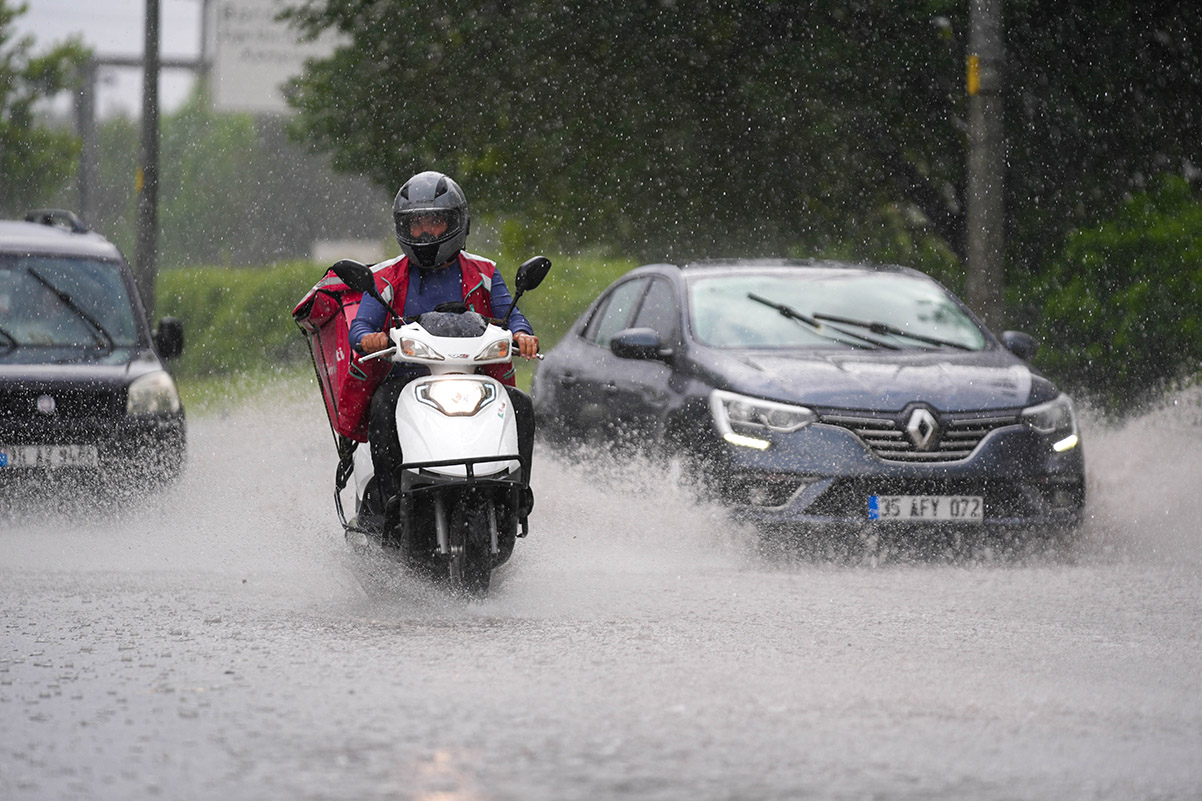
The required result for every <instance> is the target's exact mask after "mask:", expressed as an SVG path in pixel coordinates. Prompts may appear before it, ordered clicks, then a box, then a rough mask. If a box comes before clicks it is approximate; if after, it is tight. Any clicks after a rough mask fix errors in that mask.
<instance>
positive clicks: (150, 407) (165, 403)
mask: <svg viewBox="0 0 1202 801" xmlns="http://www.w3.org/2000/svg"><path fill="white" fill-rule="evenodd" d="M179 410H180V403H179V391H178V390H176V388H175V381H173V380H172V379H171V376H170V375H168V374H167V373H166V372H164V371H162V370H159V371H158V372H154V373H148V374H146V375H144V376H141V377H139V378H136V379H134V381H133V383H132V384H130V385H129V394H128V395H127V396H126V399H125V413H126V414H173V413H175V412H178V411H179Z"/></svg>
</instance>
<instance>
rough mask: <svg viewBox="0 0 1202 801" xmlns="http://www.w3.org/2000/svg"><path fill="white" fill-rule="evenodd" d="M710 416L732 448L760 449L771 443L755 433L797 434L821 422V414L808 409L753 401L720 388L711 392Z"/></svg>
mask: <svg viewBox="0 0 1202 801" xmlns="http://www.w3.org/2000/svg"><path fill="white" fill-rule="evenodd" d="M710 413H711V414H712V415H713V418H714V425H716V426H717V428H718V433H719V434H721V435H722V438H723V439H725V440H726V441H727V442H729V443H731V444H732V445H742V446H743V447H747V448H757V449H759V450H763V449H764V448H767V447H768V446H769V445H770V444H771V443H770V442H769V441H768V440H765V439H762V438H761V437H758V436H755V434H763V433H764V432H767V431H777V432H780V433H788V432H790V431H797V430H798V429H801V428H804V427H805V426H808V425H809V424H810V423H812V422H814V420H816V419H817V415H815V414H814V412H813V411H812V410H810V409H807V408H806V407H804V406H792V405H790V404H787V403H777V402H776V401H768V400H761V399H759V398H751V397H748V396H746V395H739V394H736V393H734V392H726V391H724V390H720V389H715V390H714V391H713V392H711V393H710Z"/></svg>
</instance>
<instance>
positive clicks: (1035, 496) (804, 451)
mask: <svg viewBox="0 0 1202 801" xmlns="http://www.w3.org/2000/svg"><path fill="white" fill-rule="evenodd" d="M769 439H770V442H771V444H770V446H769V447H767V448H765V449H763V450H757V449H753V448H747V447H740V446H736V445H730V444H728V443H726V442H719V443H718V444H717V445H716V446H715V447H714V448H713V449H712V450H711V451H710V453H709V454H708V455H707V458H706V459H705V463H706V464H707V466H708V468H709V469H707V470H705V471H704V472H703V473H702V475H703V476H704V478H703V479H702V480H704V481H705V482H707V484H708V489H710V490H711V491H712V493H713V494H714V495H716V497H717V498H719V499H720V500H721V501H722V502H723V503H724V504H725V505H727V506H729V507H730V508H731V509H732V511H733V512H734V513H735V514H736V516H737V517H739V518H741V519H744V520H748V521H751V522H755V523H761V524H774V523H775V524H798V525H801V526H804V527H807V528H812V529H821V528H831V529H848V528H862V527H865V526H874V527H880V528H886V527H888V528H901V529H915V528H919V527H949V526H967V527H971V528H981V527H984V528H985V529H999V530H1000V529H1065V528H1071V527H1073V526H1075V525H1077V524H1078V523H1079V522H1080V521H1081V518H1082V515H1083V511H1084V504H1085V480H1084V459H1083V456H1082V451H1081V446H1080V445H1077V446H1076V447H1073V448H1071V449H1069V450H1067V451H1065V452H1062V453H1057V452H1056V451H1054V450H1053V449H1052V447H1051V442H1050V441H1049V439H1048V438H1047V437H1044V436H1041V435H1039V434H1038V433H1036V432H1034V431H1032V430H1031V429H1029V428H1027V427H1026V426H1024V425H1021V424H1015V425H1010V426H1004V427H1001V428H998V429H996V430H994V431H991V432H990V433H989V434H987V435H986V436H985V437H984V438H983V439H982V440H981V441H980V442H979V443H978V444H977V446H976V447H975V448H974V450H973V451H972V452H971V454H969V455H968V456H967V457H966V458H963V459H960V460H957V461H949V462H928V463H912V462H900V461H891V460H887V459H884V458H881V457H880V456H879V455H878V454H877V453H874V452H873V450H872V448H870V447H869V446H868V445H867V444H866V443H865V442H864V441H863V440H862V439H860V438H859V437H858V436H856V435H855V434H854V433H852V432H851V431H849V430H847V429H846V428H843V427H840V426H835V425H827V424H823V423H815V424H812V425H810V426H807V427H806V428H804V429H801V430H800V431H795V432H792V433H784V434H781V433H773V434H770V435H769ZM874 495H877V496H899V495H901V496H942V497H946V496H960V497H963V496H973V497H980V498H981V499H982V500H983V506H984V509H983V516H982V518H981V520H980V521H979V522H965V523H954V522H948V521H932V520H923V519H916V520H905V521H879V520H871V519H870V517H869V498H870V497H871V496H874Z"/></svg>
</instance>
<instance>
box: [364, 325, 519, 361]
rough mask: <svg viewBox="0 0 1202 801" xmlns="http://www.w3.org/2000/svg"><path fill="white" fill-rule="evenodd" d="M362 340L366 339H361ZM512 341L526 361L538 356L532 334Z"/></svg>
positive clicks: (514, 337) (517, 336)
mask: <svg viewBox="0 0 1202 801" xmlns="http://www.w3.org/2000/svg"><path fill="white" fill-rule="evenodd" d="M363 339H364V340H366V339H367V337H363ZM513 341H514V342H516V343H517V345H518V352H519V353H520V354H521V355H522V356H523V357H525V358H527V359H533V358H534V357H535V356H537V355H538V337H536V336H534V334H527V333H524V332H522V331H518V332H517V333H516V334H514V335H513Z"/></svg>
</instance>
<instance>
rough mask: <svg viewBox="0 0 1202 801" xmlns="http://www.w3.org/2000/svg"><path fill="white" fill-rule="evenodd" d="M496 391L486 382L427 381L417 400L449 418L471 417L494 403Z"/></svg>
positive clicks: (418, 389)
mask: <svg viewBox="0 0 1202 801" xmlns="http://www.w3.org/2000/svg"><path fill="white" fill-rule="evenodd" d="M495 397H496V389H494V388H493V385H492V384H491V383H489V382H485V381H473V380H467V379H459V378H450V379H442V380H440V381H427V382H426V383H424V384H422V385H421V386H419V387H418V388H417V399H418V400H420V401H421V402H422V403H424V404H426V405H427V406H433V407H434V408H435V409H437V410H438V411H440V412H442V413H443V414H445V415H446V416H447V417H471V416H472V415H474V414H475V413H476V412H478V411H480V410H481V409H482V408H484V407H485V406H487V405H488V404H490V403H492V401H493V398H495Z"/></svg>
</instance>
